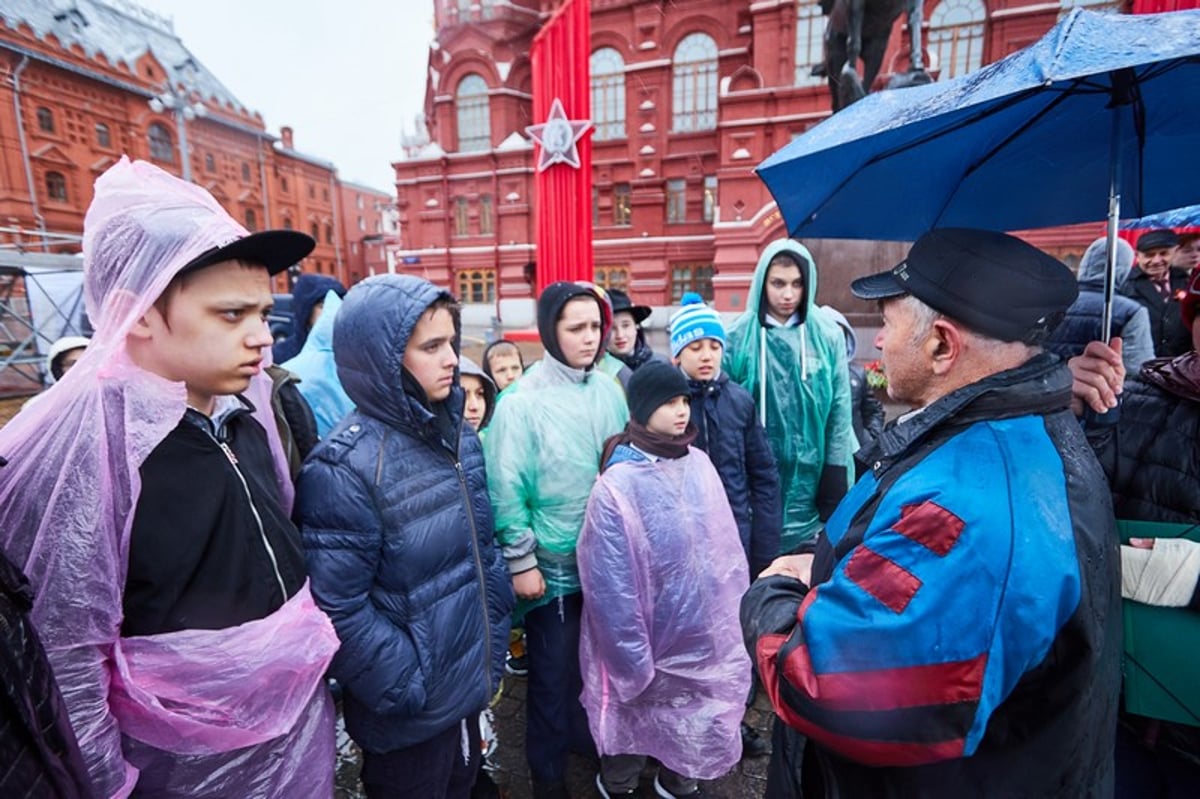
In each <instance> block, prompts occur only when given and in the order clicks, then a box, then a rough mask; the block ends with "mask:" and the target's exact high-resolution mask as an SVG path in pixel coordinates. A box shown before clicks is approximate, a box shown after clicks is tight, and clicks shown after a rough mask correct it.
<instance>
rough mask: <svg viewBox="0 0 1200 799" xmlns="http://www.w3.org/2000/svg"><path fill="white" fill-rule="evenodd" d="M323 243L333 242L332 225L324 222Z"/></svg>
mask: <svg viewBox="0 0 1200 799" xmlns="http://www.w3.org/2000/svg"><path fill="white" fill-rule="evenodd" d="M325 243H326V244H333V225H331V224H329V223H328V222H326V223H325Z"/></svg>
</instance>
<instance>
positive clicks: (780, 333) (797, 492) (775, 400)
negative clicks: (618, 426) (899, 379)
mask: <svg viewBox="0 0 1200 799" xmlns="http://www.w3.org/2000/svg"><path fill="white" fill-rule="evenodd" d="M781 252H790V253H793V254H795V255H796V256H798V257H799V259H800V260H801V261H803V262H805V263H806V264H807V265H808V267H809V268H807V269H805V270H804V272H805V274H804V287H805V288H804V299H803V303H804V307H805V309H806V312H805V320H804V322H803V323H802V324H799V325H790V326H787V327H768V326H766V325H764V324H763V323H762V319H761V317H762V313H763V312H764V309H763V304H764V303H765V300H764V298H763V285H764V283H765V282H766V275H767V268H768V265H769V264H770V262H771V259H772V258H774V257H775V256H776V255H778V254H779V253H781ZM812 264H813V259H812V254H811V253H809V251H808V250H807V249H806V248H805V247H804V245H802V244H800V243H798V242H795V241H792V240H790V239H784V240H782V241H776V242H773V243H772V244H770V245H768V246H767V248H766V249H765V250H764V251H763V253H762V256H760V258H759V261H758V266H757V267H756V268H755V270H754V278H753V279H752V280H751V282H750V293H749V294H748V295H747V299H746V310H745V312H744V313H743V314H742V315H741V316H739V317H738V318H737V319H736V320H734V322H733V324H732V325H731V326H730V328H729V343H728V345H727V347H726V349H725V359H724V362H723V364H722V368H724V369H725V371H726V372H728V374H729V378H730V379H731V380H733V381H734V382H735V383H738V384H740V385H741V386H742V387H743V388H745V389H746V390H747V391H749V392H750V393H751V394H752V395H753V396H754V403H755V407H756V408H757V409H758V418H759V423H760V424H762V426H763V427H764V428H765V430H766V433H767V440H768V441H769V442H770V443H771V449H772V451H774V453H775V459H776V461H778V463H779V490H780V491H781V492H783V497H782V499H783V531H782V535H781V536H780V552H789V551H791V550H792V549H794V548H795V547H796V546H797V545H798V544H800V543H801V542H803V541H807V540H809V539H811V538H812V537H813V536H814V535H816V533H817V531H818V530H819V529H820V528H821V519H820V517H819V516H818V513H817V503H816V499H817V487H818V485H819V484H820V481H821V475H822V472H823V470H824V468H825V466H826V465H830V466H841V467H843V468H844V469H845V470H846V474H847V475H849V476H852V475H853V474H854V452H855V451H856V450H857V449H858V441H857V439H855V437H854V426H853V421H852V405H851V397H850V375H849V371H848V368H847V366H846V340H845V337H844V336H843V335H842V331H841V330H840V329H839V328H838V326H837V324H836V323H835V322H834V321H833V320H832V319H830V318H829V317H827V316H826V315H825V314H824V312H823V311H821V310H820V309H819V308H818V307H817V305H816V302H815V300H816V294H817V272H816V269H814V268H811V267H812ZM802 268H803V267H802ZM848 488H849V485H848V481H847V485H845V486H843V487H842V491H843V493H844V491H845V490H846V489H848Z"/></svg>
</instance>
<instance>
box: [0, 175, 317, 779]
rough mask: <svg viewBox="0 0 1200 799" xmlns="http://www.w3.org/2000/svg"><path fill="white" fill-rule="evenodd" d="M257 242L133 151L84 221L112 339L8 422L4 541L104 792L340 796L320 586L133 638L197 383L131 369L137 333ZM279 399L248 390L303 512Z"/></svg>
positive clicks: (255, 386) (281, 481)
mask: <svg viewBox="0 0 1200 799" xmlns="http://www.w3.org/2000/svg"><path fill="white" fill-rule="evenodd" d="M147 229H149V230H150V231H152V232H151V233H147ZM245 235H246V230H245V229H244V228H243V227H242V226H241V225H238V224H237V223H236V222H235V221H234V220H233V219H232V218H230V217H229V215H228V214H226V213H225V211H224V210H223V209H222V208H221V207H220V206H219V205H218V204H217V202H216V201H215V200H214V199H213V198H212V197H211V196H210V195H209V194H208V193H207V192H206V191H204V190H203V189H201V188H199V187H197V186H194V185H192V184H189V183H185V182H183V181H181V180H178V179H176V178H174V177H172V176H170V175H168V174H167V173H166V172H163V171H162V170H160V169H158V168H156V167H154V166H151V165H150V164H146V163H144V162H134V163H131V162H129V160H128V159H127V158H122V159H121V161H120V162H119V163H117V164H116V165H115V166H113V167H112V168H111V169H109V170H108V171H107V172H106V173H105V174H104V175H102V176H101V177H100V179H99V180H97V182H96V192H95V198H94V200H93V201H92V204H91V206H90V207H89V208H88V212H87V217H86V218H85V221H84V237H83V250H84V291H85V300H86V303H87V311H88V316H89V318H90V319H92V320H93V322H94V323H95V324H96V325H97V328H96V334H95V336H94V337H93V338H92V341H91V344H90V345H89V346H88V348H87V350H86V351H85V353H84V356H83V358H82V359H81V360H80V361H79V363H78V364H77V365H76V366H75V368H73V369H72V370H71V371H70V372H68V373H67V374H66V375H64V376H63V379H62V380H60V381H59V382H58V383H56V384H55V385H54V386H53V387H52V388H51V389H50V390H49V391H47V392H46V393H45V394H44V395H42V397H41V398H40V400H39V401H38V402H36V403H32V404H30V405H29V406H27V408H26V409H25V410H23V411H22V412H21V413H20V414H19V415H18V416H17V417H16V418H14V419H13V420H12V421H11V422H9V423H8V424H7V425H5V426H4V428H3V429H2V430H0V455H3V456H4V457H5V458H8V459H9V465H8V466H6V467H4V468H2V469H0V547H3V549H4V550H5V551H6V552H7V553H8V554H9V556H10V557H11V558H12V559H13V560H14V561H15V562H16V563H18V564H19V565H20V566H21V568H22V569H23V570H24V571H25V573H26V574H27V575H28V576H29V579H30V581H31V582H32V583H33V586H34V588H35V590H36V593H37V598H36V600H35V603H34V608H33V620H34V623H35V624H36V625H37V628H38V632H39V634H40V635H41V638H42V641H43V643H44V645H45V648H46V651H47V654H48V655H49V658H50V661H51V664H52V665H53V667H54V671H55V675H56V677H57V680H58V683H59V687H60V689H61V691H62V695H63V699H64V700H65V704H66V706H67V709H68V712H69V715H70V718H71V724H72V726H73V727H74V729H75V733H76V736H77V737H78V739H79V745H80V749H81V750H82V752H83V756H84V759H85V761H86V762H87V766H88V769H89V772H90V776H91V779H92V783H93V789H94V791H95V793H96V795H97V796H118V797H120V796H127V795H128V794H129V793H130V791H132V790H133V788H134V787H135V785H136V786H137V788H138V790H139V794H144V795H188V796H217V795H226V796H227V795H237V796H246V797H249V796H255V797H259V796H261V797H266V796H283V795H290V796H298V795H306V796H319V795H325V796H329V795H332V791H333V786H332V780H333V759H334V752H333V743H334V742H333V713H332V704H331V702H330V700H329V696H328V691H327V690H326V689H325V688H324V683H323V679H322V677H323V674H324V671H325V667H326V665H327V664H328V662H329V660H330V659H331V658H332V656H333V653H334V651H336V649H337V638H336V635H335V633H334V631H333V626H332V625H331V624H330V622H329V620H328V618H326V617H325V615H324V614H323V613H321V612H320V611H319V610H318V609H317V608H316V607H315V605H314V604H313V602H312V599H311V596H310V595H309V592H308V586H307V584H306V585H305V586H304V587H303V588H302V589H301V590H300V591H299V592H297V593H296V594H295V595H294V596H293V597H292V598H291V599H290V600H289V601H288V602H287V603H285V604H284V605H283V606H282V607H281V608H280V609H279V610H278V611H276V612H275V613H273V614H271V615H270V616H268V617H267V618H265V619H259V620H256V621H253V622H249V623H247V624H243V625H241V626H240V627H236V628H231V629H225V630H183V631H180V632H176V633H167V634H163V635H154V636H144V637H138V638H121V637H120V628H121V618H122V594H123V590H124V585H125V576H126V569H127V563H128V547H129V534H130V528H131V526H132V523H133V512H134V509H135V508H136V506H137V499H138V493H139V490H140V486H141V478H140V475H139V472H138V469H139V467H140V465H141V464H142V463H143V462H144V461H145V459H146V457H147V456H148V455H149V454H150V452H151V451H152V450H153V449H154V448H155V447H156V446H157V445H158V444H159V442H161V441H162V440H163V438H165V437H166V435H167V434H168V433H169V432H170V431H171V430H173V429H174V428H175V426H176V425H177V424H178V423H179V421H180V419H181V418H182V417H183V413H184V410H185V408H186V402H187V398H186V391H185V387H184V385H183V384H182V383H175V382H171V381H168V380H166V379H164V378H162V377H158V376H157V375H154V374H151V373H150V372H147V371H145V370H144V369H142V368H140V367H138V366H136V365H135V364H134V363H133V361H132V360H131V359H130V357H129V354H128V352H127V350H126V347H125V341H126V336H127V334H128V333H129V331H130V330H131V328H132V327H133V326H134V324H135V323H136V322H137V320H138V319H140V318H141V317H142V316H143V315H144V314H145V313H146V311H147V310H148V309H149V308H150V306H151V305H152V303H153V301H154V300H155V299H156V298H157V297H159V296H160V295H161V294H162V293H163V291H164V290H165V289H166V287H167V285H168V284H169V283H170V281H171V279H172V277H173V276H174V275H175V274H176V272H178V271H179V269H180V268H181V267H182V266H183V265H185V264H186V263H188V262H189V261H191V260H192V259H193V258H195V257H196V256H198V255H200V254H201V253H203V252H205V251H207V250H209V249H211V248H212V247H214V246H218V245H223V244H225V243H228V242H229V241H231V240H233V239H235V238H240V237H242V236H245ZM267 354H268V355H269V351H268V352H267ZM270 391H271V381H270V378H269V377H267V376H266V375H265V374H259V375H257V376H255V377H254V379H253V380H252V382H251V386H250V388H249V389H248V390H247V391H246V392H245V394H246V396H247V397H248V398H249V399H250V401H251V402H252V403H253V404H254V406H255V407H256V411H255V418H256V419H257V420H258V421H259V423H260V424H261V425H262V426H263V428H264V429H265V430H266V431H267V438H268V440H269V442H270V446H271V449H272V452H273V454H274V456H275V462H276V479H277V481H278V485H279V490H280V494H281V497H282V501H283V503H284V508H285V510H289V511H290V507H291V501H292V497H293V491H292V486H291V482H290V480H289V478H288V471H287V462H286V459H285V458H284V456H283V448H282V446H281V444H280V441H279V433H278V430H277V428H276V427H275V424H274V421H273V418H272V415H271V407H270ZM139 772H141V779H140V780H139Z"/></svg>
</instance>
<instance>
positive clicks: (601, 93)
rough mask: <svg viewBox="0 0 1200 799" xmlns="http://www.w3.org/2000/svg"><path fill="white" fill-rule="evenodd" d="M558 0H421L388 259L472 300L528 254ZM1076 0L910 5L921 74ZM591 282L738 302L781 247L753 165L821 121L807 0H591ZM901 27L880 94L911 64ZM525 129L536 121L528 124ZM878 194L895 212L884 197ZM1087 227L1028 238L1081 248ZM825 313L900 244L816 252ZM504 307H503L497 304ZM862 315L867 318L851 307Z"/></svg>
mask: <svg viewBox="0 0 1200 799" xmlns="http://www.w3.org/2000/svg"><path fill="white" fill-rule="evenodd" d="M557 5H558V3H557V2H554V1H553V0H513V1H512V2H506V3H499V2H495V3H493V2H487V0H482V1H481V2H475V3H466V2H460V1H459V0H435V20H436V26H437V43H436V45H435V47H434V48H433V49H432V50H431V52H430V60H429V70H428V85H427V92H426V115H427V125H428V132H429V138H430V141H429V142H428V143H425V144H416V143H414V144H412V145H411V146H409V147H408V148H406V149H407V158H406V160H404V161H401V162H399V163H397V164H396V165H395V169H396V187H397V199H398V205H399V210H400V224H401V230H402V236H403V241H404V245H405V246H404V249H403V250H402V251H401V253H400V254H401V257H402V261H403V262H404V263H406V264H408V265H407V266H405V267H403V268H405V269H410V270H413V271H415V272H416V273H418V274H422V275H424V276H426V277H428V278H429V279H431V280H434V281H435V282H439V283H442V284H444V285H449V286H451V287H454V288H455V289H456V290H457V292H458V293H459V295H460V296H461V297H462V298H463V299H464V300H465V301H468V302H480V303H490V302H493V301H495V300H502V301H503V300H507V299H511V298H528V297H530V296H531V291H532V285H531V282H530V280H529V269H528V267H527V265H528V264H529V263H530V262H531V261H534V260H535V253H534V251H533V249H534V248H533V244H532V242H533V238H534V237H533V230H534V225H533V215H534V214H535V213H536V212H537V198H536V197H534V196H533V192H532V187H533V175H534V165H533V151H532V149H531V147H530V145H529V144H528V142H527V137H526V136H525V135H524V129H525V127H526V126H527V125H529V124H532V123H533V122H534V120H532V119H530V109H531V92H532V82H531V77H530V67H529V58H528V52H529V48H530V42H531V40H532V38H533V36H534V34H536V33H537V31H538V30H539V28H540V26H541V24H542V23H543V22H544V21H545V19H547V17H548V16H549V13H550V12H551V11H552V10H553V8H554V7H557ZM1075 5H1088V6H1091V7H1103V8H1111V7H1113V6H1115V5H1117V4H1116V3H1112V2H1104V1H1102V2H1089V0H1062V3H1061V4H1060V3H1057V2H1049V3H1047V2H1030V0H925V7H924V11H925V16H924V19H925V23H924V26H925V42H926V53H927V65H928V66H930V68H931V71H932V72H933V73H934V74H935V75H936V76H938V77H939V78H945V77H950V76H954V75H959V74H963V73H964V72H966V71H969V70H973V69H977V68H978V67H979V66H981V65H982V64H986V63H989V62H991V61H994V60H996V59H999V58H1001V57H1003V56H1005V55H1008V54H1009V53H1012V52H1013V51H1015V50H1018V49H1020V48H1022V47H1024V46H1026V45H1028V44H1029V43H1031V42H1033V41H1034V40H1036V39H1037V38H1038V37H1040V36H1041V35H1042V34H1043V33H1044V32H1045V31H1046V30H1047V29H1049V28H1050V27H1051V26H1052V25H1053V24H1054V23H1055V22H1056V21H1057V19H1058V17H1059V16H1060V14H1062V13H1065V12H1066V11H1068V10H1070V8H1072V7H1074V6H1075ZM591 6H592V19H591V25H592V30H591V41H592V47H593V49H592V55H591V86H592V111H591V117H592V121H593V123H594V125H595V130H594V133H593V134H590V135H593V140H592V141H593V154H592V158H593V160H592V167H591V168H592V178H593V186H594V190H593V217H592V225H593V228H594V253H595V271H596V280H597V281H598V282H600V283H602V284H605V285H609V286H619V287H622V288H625V289H626V290H628V291H629V292H630V294H631V295H632V296H633V297H634V299H635V301H638V302H644V303H648V304H652V305H667V304H670V303H672V302H674V301H676V300H677V299H678V298H679V296H680V294H681V293H682V292H684V291H687V290H693V289H694V290H698V291H700V292H701V293H703V294H705V295H706V296H709V297H713V298H715V300H716V303H717V306H718V307H720V308H721V309H723V310H729V311H736V310H739V309H741V308H742V307H744V304H745V292H746V289H747V287H748V285H749V278H750V273H751V271H752V269H753V266H754V263H755V261H756V260H757V256H758V253H759V252H761V250H762V248H763V247H764V246H765V245H766V243H768V242H770V241H772V240H774V239H776V238H778V237H781V236H783V235H785V231H784V227H783V223H782V220H781V218H780V215H779V213H778V211H777V209H776V207H775V205H774V203H773V201H772V199H771V197H770V195H769V193H768V192H767V190H766V188H765V186H764V185H763V184H762V183H761V181H759V179H758V178H757V177H755V176H754V174H753V172H752V169H753V167H754V166H755V165H757V164H758V163H759V162H760V161H762V160H763V159H764V158H765V157H766V156H768V155H770V154H771V153H772V152H774V151H775V150H777V149H779V148H780V147H782V146H783V145H784V144H786V143H787V142H788V141H790V140H791V139H792V138H793V137H795V136H796V135H798V134H800V133H802V132H804V131H805V130H807V129H808V128H810V127H811V126H813V125H815V124H816V123H818V122H820V121H821V120H822V119H824V118H825V117H827V116H828V115H829V107H830V106H829V94H828V89H827V87H826V85H825V84H824V82H823V80H821V79H818V78H814V77H813V76H812V74H811V70H812V66H813V64H815V63H817V62H818V61H819V60H820V59H821V41H822V35H823V33H824V26H825V18H824V17H823V16H822V15H821V11H820V7H819V5H818V3H817V2H815V0H752V1H751V0H743V1H742V2H730V0H691V2H687V3H676V2H665V1H664V0H642V1H639V0H592V3H591ZM906 41H907V39H906V37H905V36H904V33H903V30H902V26H901V25H897V27H896V30H895V31H894V32H893V37H892V42H891V44H890V46H889V50H888V53H887V55H886V56H885V59H884V66H883V70H882V74H881V75H880V77H879V80H878V82H877V85H883V84H884V83H886V81H887V79H888V78H889V77H890V76H891V75H892V74H894V73H896V72H901V71H904V70H905V69H906V68H907V63H908V61H907V44H906ZM539 121H540V120H539ZM881 201H885V202H887V201H893V202H894V201H899V200H898V198H893V199H890V200H889V199H888V198H881ZM1098 230H1099V226H1080V227H1078V228H1074V229H1061V228H1060V229H1057V230H1051V231H1039V232H1035V233H1031V234H1030V235H1029V238H1030V239H1031V240H1032V241H1034V242H1035V243H1036V244H1038V245H1039V246H1043V247H1045V248H1047V249H1049V250H1051V251H1052V252H1055V253H1056V254H1058V255H1060V256H1064V257H1069V256H1071V255H1073V254H1078V253H1079V252H1081V251H1082V250H1083V248H1084V247H1085V246H1086V245H1087V243H1088V242H1090V241H1091V239H1092V238H1093V237H1094V236H1095V235H1097V234H1098V233H1097V231H1098ZM810 245H811V248H812V250H813V251H814V255H815V257H816V258H817V262H818V264H819V266H820V268H821V272H822V289H821V297H820V299H821V301H822V302H834V303H835V304H839V305H841V306H843V307H853V306H851V303H852V300H851V299H850V298H849V294H848V291H847V288H846V287H847V286H848V283H849V281H850V279H852V278H853V277H854V276H857V275H858V274H861V273H863V272H866V271H869V270H871V269H877V268H882V267H883V266H885V265H891V264H892V263H895V261H896V260H898V259H899V257H900V256H901V255H902V253H903V249H904V248H903V246H902V245H898V244H875V243H863V242H839V241H829V240H826V241H814V242H811V243H810ZM499 307H500V309H501V312H502V313H503V311H504V308H505V303H504V302H501V303H500V306H499ZM861 310H866V308H865V306H864V307H863V308H861Z"/></svg>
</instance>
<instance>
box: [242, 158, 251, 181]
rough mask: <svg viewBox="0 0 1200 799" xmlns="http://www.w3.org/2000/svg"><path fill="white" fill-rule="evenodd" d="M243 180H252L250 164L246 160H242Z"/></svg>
mask: <svg viewBox="0 0 1200 799" xmlns="http://www.w3.org/2000/svg"><path fill="white" fill-rule="evenodd" d="M242 180H244V181H246V182H247V183H249V182H250V165H249V164H247V163H246V162H245V161H243V162H242Z"/></svg>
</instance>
